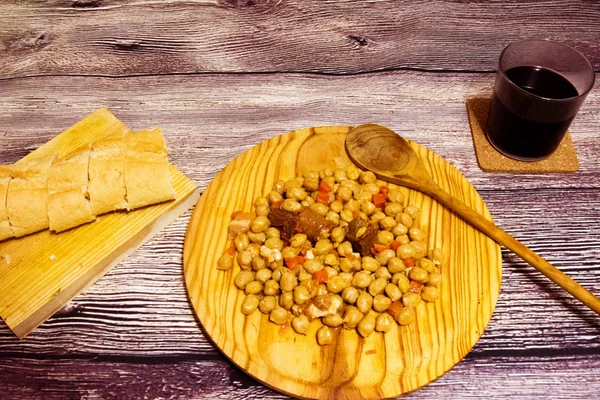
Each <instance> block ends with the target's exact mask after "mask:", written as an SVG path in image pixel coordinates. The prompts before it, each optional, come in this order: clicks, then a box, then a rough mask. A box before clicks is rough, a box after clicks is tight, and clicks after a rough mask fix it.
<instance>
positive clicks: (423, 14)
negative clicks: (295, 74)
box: [0, 0, 600, 78]
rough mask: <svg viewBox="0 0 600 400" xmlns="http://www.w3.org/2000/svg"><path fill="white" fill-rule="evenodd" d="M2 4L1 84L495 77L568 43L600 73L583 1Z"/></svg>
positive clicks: (592, 10) (596, 36) (591, 8)
mask: <svg viewBox="0 0 600 400" xmlns="http://www.w3.org/2000/svg"><path fill="white" fill-rule="evenodd" d="M0 7H2V8H1V9H0V10H1V12H0V27H2V29H1V30H0V55H1V56H2V60H3V62H2V63H0V78H6V77H16V76H26V75H48V74H86V75H89V74H93V75H114V76H123V75H139V74H168V73H192V72H215V71H216V72H249V71H261V72H265V71H287V72H290V71H302V72H318V73H327V74H346V73H358V72H365V71H374V70H382V69H398V68H414V69H423V70H434V71H437V70H455V71H456V70H470V71H475V70H476V71H491V70H493V69H495V66H496V60H497V58H498V55H499V54H500V51H501V50H502V48H503V47H505V46H506V45H507V44H508V43H510V42H513V41H515V40H519V39H523V38H528V37H544V38H552V39H554V40H558V41H562V42H565V43H568V44H571V45H573V46H574V47H576V48H577V49H579V50H580V51H582V52H584V53H585V54H586V55H587V56H588V57H589V58H590V60H591V61H592V63H593V65H594V66H595V68H596V69H598V68H599V67H600V31H599V30H598V29H597V28H598V21H600V7H599V6H598V4H597V3H596V2H593V1H592V2H590V1H586V0H576V1H569V0H552V1H546V2H542V3H540V2H535V1H527V2H521V1H518V0H510V1H493V2H471V1H461V0H454V1H443V0H430V1H392V0H373V1H368V2H366V1H362V2H356V1H337V2H332V1H327V2H325V1H321V0H310V1H307V0H302V1H299V0H289V1H274V0H251V1H234V0H196V1H177V0H172V1H160V2H142V1H123V0H99V1H81V0H55V1H49V2H37V1H36V2H22V1H18V0H9V1H4V2H3V4H2V5H1V6H0ZM132 15H138V16H143V18H132Z"/></svg>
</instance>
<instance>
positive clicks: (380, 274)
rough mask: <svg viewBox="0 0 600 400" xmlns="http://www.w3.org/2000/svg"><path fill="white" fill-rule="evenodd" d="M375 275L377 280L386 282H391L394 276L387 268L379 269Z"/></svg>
mask: <svg viewBox="0 0 600 400" xmlns="http://www.w3.org/2000/svg"><path fill="white" fill-rule="evenodd" d="M374 275H375V278H383V279H385V280H386V281H389V280H390V279H392V274H390V271H389V270H388V269H387V268H386V267H379V268H377V271H375V274H374Z"/></svg>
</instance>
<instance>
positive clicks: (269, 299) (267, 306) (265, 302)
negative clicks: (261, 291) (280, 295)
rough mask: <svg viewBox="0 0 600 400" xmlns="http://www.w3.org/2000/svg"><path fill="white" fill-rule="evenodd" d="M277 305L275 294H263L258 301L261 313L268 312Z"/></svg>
mask: <svg viewBox="0 0 600 400" xmlns="http://www.w3.org/2000/svg"><path fill="white" fill-rule="evenodd" d="M276 307H277V298H276V297H275V296H265V297H263V298H262V300H261V301H260V303H258V309H259V310H260V312H261V313H263V314H268V313H270V312H271V311H273V310H274V309H275V308H276Z"/></svg>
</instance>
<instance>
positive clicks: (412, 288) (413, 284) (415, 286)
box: [408, 281, 423, 293]
mask: <svg viewBox="0 0 600 400" xmlns="http://www.w3.org/2000/svg"><path fill="white" fill-rule="evenodd" d="M422 287H423V284H422V283H421V282H417V281H410V284H409V286H408V291H409V292H413V293H421V288H422Z"/></svg>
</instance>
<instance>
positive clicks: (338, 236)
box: [331, 226, 346, 243]
mask: <svg viewBox="0 0 600 400" xmlns="http://www.w3.org/2000/svg"><path fill="white" fill-rule="evenodd" d="M345 237H346V230H345V229H344V228H340V227H339V226H336V227H335V228H333V229H332V230H331V239H333V241H334V242H335V243H342V241H343V240H344V239H345Z"/></svg>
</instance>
